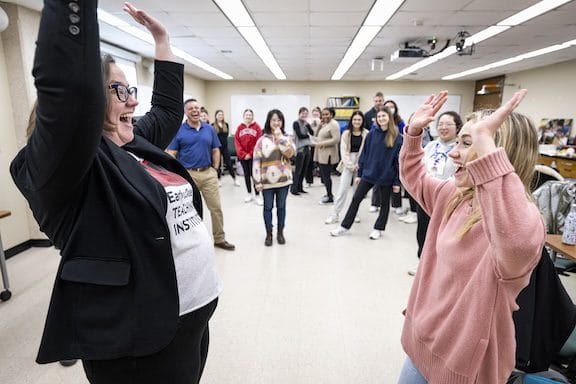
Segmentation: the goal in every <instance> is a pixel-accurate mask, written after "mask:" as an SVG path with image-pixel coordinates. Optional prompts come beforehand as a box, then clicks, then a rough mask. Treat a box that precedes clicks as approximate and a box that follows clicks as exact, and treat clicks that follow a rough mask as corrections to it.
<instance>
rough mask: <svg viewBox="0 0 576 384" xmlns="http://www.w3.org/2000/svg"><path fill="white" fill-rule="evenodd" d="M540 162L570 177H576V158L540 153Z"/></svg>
mask: <svg viewBox="0 0 576 384" xmlns="http://www.w3.org/2000/svg"><path fill="white" fill-rule="evenodd" d="M540 164H544V165H548V166H549V167H552V168H555V169H556V170H557V171H558V173H560V174H561V175H562V176H564V177H566V178H568V179H576V159H571V158H568V157H563V156H547V155H540Z"/></svg>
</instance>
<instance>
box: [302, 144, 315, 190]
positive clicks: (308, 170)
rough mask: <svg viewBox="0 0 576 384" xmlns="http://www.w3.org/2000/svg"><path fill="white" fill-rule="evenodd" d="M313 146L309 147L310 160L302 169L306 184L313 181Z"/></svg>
mask: <svg viewBox="0 0 576 384" xmlns="http://www.w3.org/2000/svg"><path fill="white" fill-rule="evenodd" d="M313 159H314V147H311V148H310V161H309V162H308V166H307V167H306V168H305V170H304V176H305V178H306V182H307V183H308V184H313V183H314V160H313Z"/></svg>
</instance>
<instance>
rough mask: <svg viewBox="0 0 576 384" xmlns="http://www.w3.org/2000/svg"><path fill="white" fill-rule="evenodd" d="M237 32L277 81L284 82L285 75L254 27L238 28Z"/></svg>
mask: <svg viewBox="0 0 576 384" xmlns="http://www.w3.org/2000/svg"><path fill="white" fill-rule="evenodd" d="M238 32H240V34H241V35H242V36H244V39H246V41H247V42H248V44H250V46H251V47H252V49H253V50H254V52H256V54H257V55H258V56H259V57H260V59H261V60H262V61H263V62H264V64H266V66H267V67H268V69H270V71H271V72H272V73H273V74H274V76H276V78H277V79H278V80H286V75H285V74H284V72H283V71H282V68H280V66H279V65H278V63H277V62H276V59H275V58H274V55H273V54H272V51H270V48H268V44H266V42H265V41H264V38H263V37H262V35H261V34H260V31H258V28H256V27H238Z"/></svg>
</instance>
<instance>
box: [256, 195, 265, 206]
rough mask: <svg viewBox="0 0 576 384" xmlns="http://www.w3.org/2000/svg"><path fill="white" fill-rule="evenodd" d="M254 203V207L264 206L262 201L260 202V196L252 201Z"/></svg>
mask: <svg viewBox="0 0 576 384" xmlns="http://www.w3.org/2000/svg"><path fill="white" fill-rule="evenodd" d="M254 201H256V205H259V206H263V205H264V201H263V200H262V198H261V197H260V196H256V199H254Z"/></svg>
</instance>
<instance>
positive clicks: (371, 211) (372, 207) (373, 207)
mask: <svg viewBox="0 0 576 384" xmlns="http://www.w3.org/2000/svg"><path fill="white" fill-rule="evenodd" d="M368 211H369V212H370V213H374V212H378V207H377V206H375V205H371V206H370V209H369V210H368Z"/></svg>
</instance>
